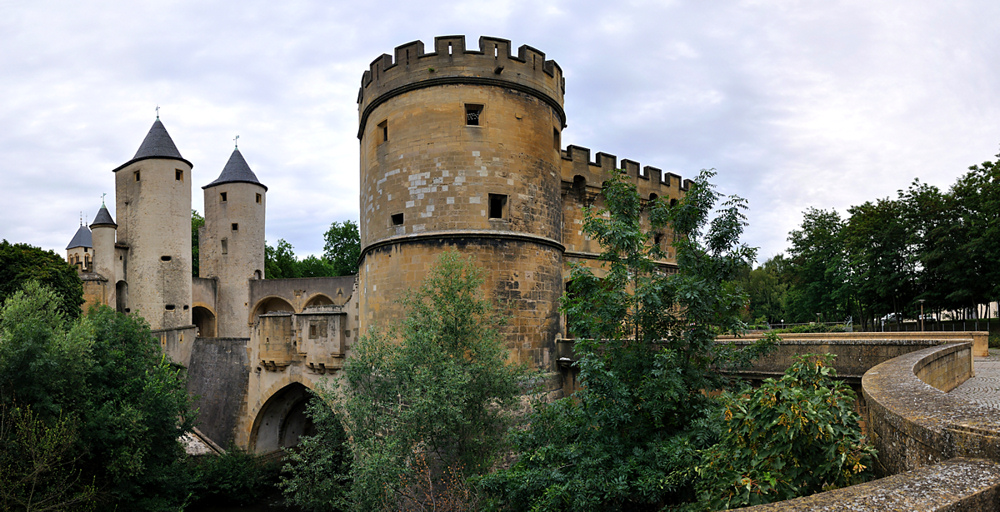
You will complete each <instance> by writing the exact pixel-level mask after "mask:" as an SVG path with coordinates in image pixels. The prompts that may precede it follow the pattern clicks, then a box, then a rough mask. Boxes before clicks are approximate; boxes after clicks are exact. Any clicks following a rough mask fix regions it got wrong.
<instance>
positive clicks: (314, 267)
mask: <svg viewBox="0 0 1000 512" xmlns="http://www.w3.org/2000/svg"><path fill="white" fill-rule="evenodd" d="M296 265H297V267H298V270H297V272H296V273H297V274H298V277H335V276H339V275H342V274H339V273H338V272H337V269H336V268H335V267H334V266H333V264H331V263H330V262H329V261H327V260H326V258H319V257H316V256H311V255H310V256H307V257H305V258H303V259H301V260H299V261H298V263H297V264H296Z"/></svg>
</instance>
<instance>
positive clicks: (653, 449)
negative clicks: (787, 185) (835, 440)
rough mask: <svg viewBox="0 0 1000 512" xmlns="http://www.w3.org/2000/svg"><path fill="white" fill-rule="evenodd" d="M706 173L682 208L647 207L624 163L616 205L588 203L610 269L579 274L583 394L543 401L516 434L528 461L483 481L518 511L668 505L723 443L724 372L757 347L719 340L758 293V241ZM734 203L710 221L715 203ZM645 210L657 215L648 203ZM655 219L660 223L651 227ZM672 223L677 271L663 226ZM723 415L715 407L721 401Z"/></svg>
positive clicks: (740, 207)
mask: <svg viewBox="0 0 1000 512" xmlns="http://www.w3.org/2000/svg"><path fill="white" fill-rule="evenodd" d="M713 175H714V173H712V172H710V171H702V173H700V174H699V176H698V178H696V179H695V180H694V182H693V183H692V185H691V187H690V188H689V190H688V192H687V194H686V196H685V197H684V198H683V199H681V201H680V202H679V203H677V205H676V206H668V205H667V204H666V203H664V202H662V201H661V200H655V201H651V202H649V203H644V202H643V201H642V200H641V199H640V197H639V194H638V193H637V191H636V189H635V186H634V185H633V184H632V183H630V182H629V181H628V178H627V175H626V174H625V173H624V171H618V172H616V173H614V174H613V175H612V176H611V177H610V179H609V180H608V181H606V182H605V183H604V187H603V190H602V194H603V196H604V199H605V203H606V205H607V207H606V209H597V208H588V209H587V210H586V212H585V220H584V231H585V232H586V233H587V234H588V236H590V237H591V238H593V239H595V240H597V241H599V242H600V243H601V246H602V248H603V249H604V252H603V253H602V255H601V260H602V261H603V262H604V267H605V269H606V271H607V272H606V275H605V277H604V278H603V279H599V278H597V277H596V276H595V275H594V274H593V273H592V272H591V271H590V270H589V269H588V268H586V267H582V266H576V267H574V268H573V270H572V286H571V290H570V291H571V294H569V295H568V296H567V297H565V299H564V300H565V306H564V310H565V311H566V313H567V316H568V317H569V318H571V319H573V320H574V322H575V325H573V326H571V327H572V328H573V331H574V332H577V333H587V334H589V335H590V336H592V337H593V339H577V340H576V346H575V351H576V354H577V355H578V357H579V359H578V361H577V363H576V365H577V367H578V368H579V370H580V374H579V379H580V384H581V388H582V389H581V390H580V391H578V392H577V393H575V394H574V395H573V396H572V397H567V398H564V399H561V400H557V401H556V402H554V403H552V404H551V405H548V404H539V405H538V406H537V407H536V409H535V411H534V412H533V413H532V415H531V416H530V417H529V419H528V424H529V425H530V426H529V427H528V428H527V429H526V430H524V431H523V432H520V433H519V434H518V435H517V437H516V447H517V450H518V460H517V462H516V463H515V464H514V465H513V467H511V468H510V469H509V470H504V471H500V472H498V473H496V474H494V475H490V476H487V477H485V478H484V479H483V486H484V488H485V489H487V490H488V491H489V493H490V494H491V495H492V496H494V497H495V498H496V499H497V500H498V501H499V502H500V503H499V504H500V505H502V506H504V507H507V508H510V509H513V510H529V509H530V510H659V509H660V508H662V507H663V506H665V505H668V504H671V503H679V502H683V501H687V500H692V499H694V495H693V493H692V491H691V489H692V488H693V478H694V473H693V472H692V471H691V468H692V467H693V466H694V464H695V462H696V461H697V450H698V449H701V448H707V447H708V446H710V445H711V444H712V443H713V442H714V440H715V437H714V436H715V434H717V426H713V418H714V417H716V416H717V406H716V405H714V402H712V401H711V400H710V399H709V398H707V397H706V396H705V395H704V394H703V393H702V390H704V389H718V388H719V387H720V386H721V385H722V379H721V377H720V374H719V373H718V372H715V371H713V370H714V369H715V368H720V367H721V368H726V367H731V366H732V365H733V364H735V363H737V362H739V361H741V360H742V361H746V360H747V359H749V358H751V357H753V355H755V354H758V353H760V352H762V351H763V350H765V349H766V347H768V346H769V344H770V341H766V342H762V343H760V344H758V345H756V346H755V347H753V349H752V350H751V351H749V352H747V353H743V354H737V353H735V352H734V351H732V349H731V347H721V346H718V345H716V344H715V338H716V336H717V335H718V334H722V333H725V332H739V331H741V330H742V323H741V322H740V320H739V317H740V313H741V311H742V310H743V307H744V305H745V304H746V295H745V294H744V293H743V292H742V291H741V290H740V289H739V287H738V286H737V285H736V284H735V283H734V279H735V278H736V277H737V274H738V272H739V271H740V269H742V268H744V267H745V266H746V265H749V263H750V260H751V259H752V258H753V254H754V251H753V250H752V249H750V248H749V247H747V246H745V245H743V244H741V243H740V242H739V237H740V235H741V233H742V230H743V227H744V226H745V216H744V212H745V209H746V203H745V202H744V201H743V200H742V199H740V198H737V197H729V198H724V199H723V198H722V197H721V196H720V195H719V194H718V193H717V192H716V191H715V190H714V188H713V186H712V185H711V184H710V183H709V180H710V178H711V177H712V176H713ZM720 200H722V203H721V206H722V208H721V209H720V210H719V211H718V212H717V215H716V216H715V217H714V219H712V220H710V216H711V213H712V211H713V210H714V209H715V206H716V205H717V204H719V201H720ZM644 210H645V211H644ZM647 215H648V219H649V223H650V227H649V229H645V230H644V229H643V226H642V218H643V217H644V216H647ZM668 224H669V225H670V227H671V228H672V229H671V230H669V231H670V232H672V233H674V240H673V241H672V243H673V245H674V247H675V248H676V250H677V262H678V267H679V269H678V271H677V272H676V273H671V272H669V271H668V269H666V268H663V267H661V266H660V265H658V264H657V263H656V261H657V260H660V259H663V256H664V255H663V252H662V249H660V247H659V244H654V243H652V240H653V239H654V237H655V235H656V234H657V233H660V232H662V231H663V230H664V228H666V227H667V225H668ZM713 410H714V411H716V413H713V412H712V411H713Z"/></svg>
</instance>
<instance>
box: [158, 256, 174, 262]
mask: <svg viewBox="0 0 1000 512" xmlns="http://www.w3.org/2000/svg"><path fill="white" fill-rule="evenodd" d="M172 259H173V258H172V257H170V256H160V261H170V260H172Z"/></svg>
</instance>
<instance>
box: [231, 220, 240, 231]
mask: <svg viewBox="0 0 1000 512" xmlns="http://www.w3.org/2000/svg"><path fill="white" fill-rule="evenodd" d="M239 230H240V225H239V224H238V223H236V222H234V223H233V231H239Z"/></svg>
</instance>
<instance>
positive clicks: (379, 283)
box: [358, 36, 566, 366]
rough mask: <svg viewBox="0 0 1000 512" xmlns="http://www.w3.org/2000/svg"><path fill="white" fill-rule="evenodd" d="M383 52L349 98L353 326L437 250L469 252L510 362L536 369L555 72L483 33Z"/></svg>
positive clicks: (547, 297)
mask: <svg viewBox="0 0 1000 512" xmlns="http://www.w3.org/2000/svg"><path fill="white" fill-rule="evenodd" d="M434 49H435V51H434V52H433V53H424V48H423V43H421V42H420V41H416V42H413V43H409V44H406V45H403V46H400V47H398V48H396V50H395V60H393V59H392V58H390V57H389V56H388V55H383V56H381V57H379V58H378V59H376V60H375V62H373V63H372V65H371V70H370V71H368V72H366V73H365V74H364V77H363V79H362V87H361V91H360V92H359V95H358V103H359V114H360V127H359V133H358V136H359V138H360V139H361V223H360V226H361V243H362V261H361V265H360V268H359V288H360V291H361V294H360V296H361V299H360V304H359V308H360V311H359V313H360V318H359V320H360V322H361V329H362V331H364V330H365V329H367V327H368V326H370V325H373V324H379V325H383V324H385V323H387V322H390V321H392V320H393V319H397V318H399V317H400V315H401V311H400V306H399V305H398V304H397V303H396V301H397V300H398V299H399V298H400V296H401V294H402V292H403V291H404V290H405V289H407V288H409V287H413V286H416V285H417V284H419V283H420V281H421V280H422V279H423V277H424V276H425V275H426V271H427V270H428V269H429V268H430V266H431V265H432V264H433V263H434V261H435V260H436V259H437V256H438V255H439V254H440V253H441V252H442V251H444V250H447V249H448V248H449V247H456V248H458V249H459V250H461V251H462V252H463V253H466V254H471V255H474V256H475V258H476V260H477V262H478V264H479V265H480V266H481V267H482V268H484V269H485V270H486V271H487V276H486V277H487V282H486V285H485V286H486V288H487V289H486V290H485V291H487V292H488V293H489V294H490V295H491V296H492V297H493V298H494V299H495V300H497V301H498V302H499V303H506V304H507V305H508V306H509V307H510V308H511V311H510V313H511V318H510V321H509V322H508V323H509V325H508V332H507V340H508V343H509V345H510V348H511V349H512V351H513V353H514V354H515V355H516V357H517V358H518V359H520V360H522V361H525V362H533V363H534V364H536V365H539V366H544V365H547V364H548V363H549V355H550V352H551V349H552V348H553V346H554V339H555V336H556V334H557V332H558V329H559V314H558V303H559V297H560V295H561V291H562V257H563V250H564V248H563V246H562V243H561V238H562V201H561V188H560V187H561V172H560V168H561V153H560V149H559V144H560V141H559V137H560V132H561V131H562V128H563V127H564V126H565V123H566V118H565V113H564V112H563V106H562V101H563V88H564V87H563V78H562V71H561V69H560V68H559V66H558V65H556V64H555V62H553V61H546V60H545V56H544V54H543V53H541V52H539V51H538V50H535V49H533V48H530V47H528V46H521V47H520V49H519V50H518V54H517V56H516V57H515V56H511V54H510V42H509V41H507V40H505V39H495V38H487V37H483V38H480V39H479V50H478V51H476V50H466V48H465V38H464V37H462V36H448V37H438V38H436V39H435V41H434Z"/></svg>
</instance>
